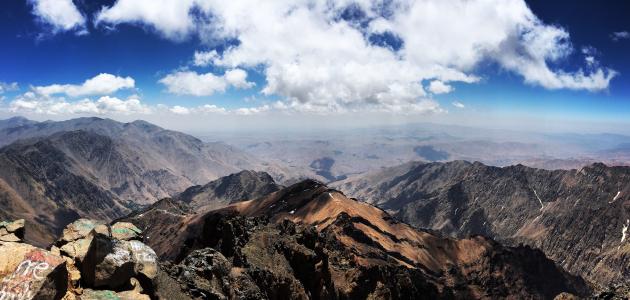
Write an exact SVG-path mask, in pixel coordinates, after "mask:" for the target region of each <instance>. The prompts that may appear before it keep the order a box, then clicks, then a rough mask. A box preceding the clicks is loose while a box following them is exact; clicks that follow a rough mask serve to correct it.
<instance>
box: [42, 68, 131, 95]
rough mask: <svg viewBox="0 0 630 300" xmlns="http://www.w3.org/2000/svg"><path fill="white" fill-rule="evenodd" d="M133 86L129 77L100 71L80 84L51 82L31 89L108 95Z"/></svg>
mask: <svg viewBox="0 0 630 300" xmlns="http://www.w3.org/2000/svg"><path fill="white" fill-rule="evenodd" d="M134 86H135V81H134V80H133V78H131V77H119V76H115V75H112V74H107V73H101V74H99V75H96V76H94V77H92V78H90V79H88V80H86V81H84V82H83V83H82V84H78V85H77V84H52V85H47V86H34V87H32V90H33V91H35V92H36V93H38V94H41V95H46V96H50V95H55V94H66V95H68V96H70V97H81V96H89V95H108V94H112V93H115V92H117V91H119V90H121V89H130V88H133V87H134Z"/></svg>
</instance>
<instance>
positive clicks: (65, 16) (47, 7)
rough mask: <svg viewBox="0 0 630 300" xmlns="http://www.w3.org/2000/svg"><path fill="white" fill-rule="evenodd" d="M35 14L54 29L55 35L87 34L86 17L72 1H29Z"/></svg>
mask: <svg viewBox="0 0 630 300" xmlns="http://www.w3.org/2000/svg"><path fill="white" fill-rule="evenodd" d="M29 3H30V4H31V5H32V7H33V14H34V15H35V16H36V17H37V18H38V20H39V21H41V22H42V23H45V24H48V25H50V26H51V27H52V31H53V33H56V32H61V31H73V30H74V31H76V32H77V33H79V34H84V33H87V31H86V29H85V17H84V16H83V15H82V14H81V12H79V10H78V9H77V7H76V6H75V5H74V3H72V0H29Z"/></svg>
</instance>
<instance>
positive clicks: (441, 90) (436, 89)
mask: <svg viewBox="0 0 630 300" xmlns="http://www.w3.org/2000/svg"><path fill="white" fill-rule="evenodd" d="M453 90H454V89H453V87H452V86H450V85H448V84H445V83H444V82H442V81H439V80H433V81H431V83H429V91H430V92H431V93H434V94H447V93H450V92H452V91H453Z"/></svg>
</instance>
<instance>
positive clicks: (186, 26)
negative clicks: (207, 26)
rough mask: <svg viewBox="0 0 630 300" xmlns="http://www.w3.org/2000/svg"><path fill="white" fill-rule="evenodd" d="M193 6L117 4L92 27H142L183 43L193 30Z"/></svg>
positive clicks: (182, 2)
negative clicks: (125, 24) (118, 25)
mask: <svg viewBox="0 0 630 300" xmlns="http://www.w3.org/2000/svg"><path fill="white" fill-rule="evenodd" d="M51 1H53V0H51ZM68 1H70V0H68ZM194 4H195V1H193V0H118V1H116V3H115V4H114V5H113V6H112V7H110V8H105V7H104V8H103V9H102V10H101V11H100V13H98V14H97V16H96V20H95V23H96V24H97V25H98V24H100V23H108V24H112V25H117V24H121V23H135V24H141V25H145V26H148V27H150V28H152V29H154V30H156V31H158V32H160V33H162V34H164V35H165V36H166V37H168V38H170V39H173V40H182V39H185V38H186V37H187V36H188V34H189V33H190V32H191V31H192V30H193V29H194V28H195V24H194V16H193V15H192V14H191V9H192V8H193V6H194Z"/></svg>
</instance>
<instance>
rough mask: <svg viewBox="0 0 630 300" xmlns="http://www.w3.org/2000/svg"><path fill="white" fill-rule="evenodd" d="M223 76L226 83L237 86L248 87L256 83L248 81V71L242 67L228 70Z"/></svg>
mask: <svg viewBox="0 0 630 300" xmlns="http://www.w3.org/2000/svg"><path fill="white" fill-rule="evenodd" d="M223 77H224V78H225V82H226V83H228V84H229V85H231V86H233V87H235V88H239V89H248V88H251V87H253V86H254V85H255V84H254V83H253V82H248V81H247V72H245V71H243V70H241V69H234V70H228V71H226V72H225V75H224V76H223Z"/></svg>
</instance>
